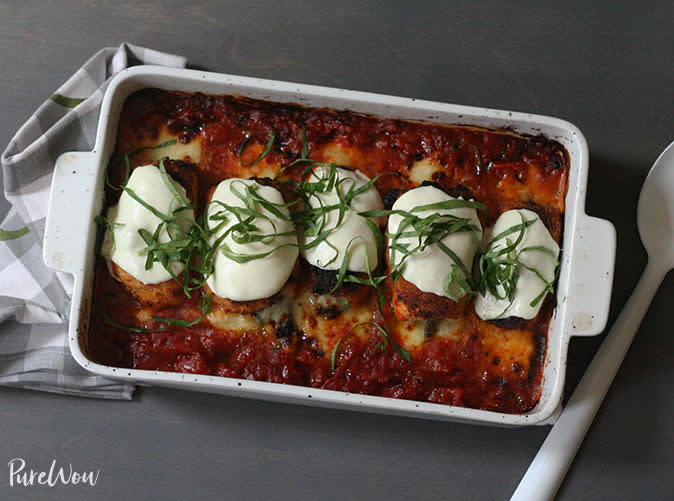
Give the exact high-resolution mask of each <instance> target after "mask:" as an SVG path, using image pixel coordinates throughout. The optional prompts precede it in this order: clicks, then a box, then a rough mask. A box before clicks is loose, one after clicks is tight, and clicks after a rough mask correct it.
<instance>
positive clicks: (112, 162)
mask: <svg viewBox="0 0 674 501" xmlns="http://www.w3.org/2000/svg"><path fill="white" fill-rule="evenodd" d="M177 142H178V140H177V139H169V140H168V141H164V142H162V143H159V144H155V145H153V146H143V147H141V148H137V149H135V150H132V151H130V152H128V153H124V154H122V155H119V156H117V157H114V158H111V159H110V163H109V164H108V168H107V169H106V171H105V185H106V186H107V187H108V188H110V189H111V190H121V189H122V187H123V186H125V185H126V183H128V182H129V174H130V170H131V162H130V160H129V159H130V158H131V157H134V156H136V155H138V153H141V152H143V151H146V150H158V149H160V148H166V147H167V146H173V145H174V144H176V143H177ZM122 160H124V163H125V164H126V176H125V178H124V182H123V183H122V185H120V186H115V185H113V184H112V183H111V182H110V178H109V176H108V174H109V172H110V168H111V167H112V166H114V165H116V164H117V163H119V162H121V161H122Z"/></svg>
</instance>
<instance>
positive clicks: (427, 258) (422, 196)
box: [388, 186, 482, 297]
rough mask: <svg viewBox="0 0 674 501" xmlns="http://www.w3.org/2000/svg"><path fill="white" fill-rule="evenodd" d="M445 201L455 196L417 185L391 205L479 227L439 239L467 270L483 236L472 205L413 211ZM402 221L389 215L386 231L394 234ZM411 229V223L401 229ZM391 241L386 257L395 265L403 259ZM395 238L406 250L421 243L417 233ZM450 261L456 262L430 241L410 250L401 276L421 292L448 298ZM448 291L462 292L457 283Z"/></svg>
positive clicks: (399, 208)
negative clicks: (445, 285) (422, 247)
mask: <svg viewBox="0 0 674 501" xmlns="http://www.w3.org/2000/svg"><path fill="white" fill-rule="evenodd" d="M448 200H456V199H455V198H454V197H451V196H449V195H447V194H446V193H445V192H444V191H442V190H440V189H438V188H435V187H434V186H420V187H418V188H414V189H412V190H409V191H408V192H406V193H404V194H402V195H401V196H400V198H398V200H396V202H395V203H394V204H393V210H400V211H405V212H408V213H411V214H413V215H415V216H418V217H420V218H425V217H428V216H430V215H432V214H441V215H452V216H456V217H460V218H464V219H468V220H470V223H471V224H472V225H473V226H475V227H476V228H478V231H459V232H455V233H451V234H449V235H447V236H446V237H444V238H443V239H442V240H441V242H442V243H443V244H445V245H446V246H447V247H448V248H449V249H450V250H451V251H453V252H454V253H455V254H456V255H457V257H458V258H459V259H460V260H461V262H462V263H463V265H464V266H465V267H466V269H467V270H468V272H469V273H470V271H471V269H472V267H473V258H474V257H475V252H476V251H477V247H478V243H479V241H480V240H481V239H482V225H481V224H480V220H479V219H478V217H477V211H476V210H475V209H474V208H471V207H461V208H457V209H440V210H420V211H414V209H415V208H417V207H419V206H422V205H428V204H434V203H438V202H445V201H448ZM459 200H461V199H459ZM403 220H404V218H403V216H402V215H399V214H392V215H391V216H389V220H388V233H389V234H397V233H398V231H399V230H398V228H399V226H400V223H401V222H402V221H403ZM412 230H413V229H412V227H411V226H406V227H403V228H401V229H400V232H402V233H406V232H409V231H412ZM393 241H394V239H393V238H389V257H390V259H391V263H392V264H393V266H397V265H398V264H399V263H400V262H401V261H402V260H403V258H404V255H403V253H401V252H400V251H393V250H392V249H391V248H390V245H391V243H392V242H393ZM395 241H396V242H397V243H398V244H401V245H407V248H408V249H409V250H412V249H414V248H416V247H417V246H419V245H420V244H422V243H423V242H420V238H419V237H416V236H404V237H398V238H396V239H395ZM453 264H455V262H454V259H452V257H450V256H448V255H447V254H446V253H445V252H443V251H442V249H440V247H438V245H437V244H432V245H429V246H428V247H426V248H425V249H423V250H419V251H416V252H413V253H412V254H410V255H409V256H408V257H407V258H405V259H404V263H403V268H402V276H403V278H404V279H405V280H407V281H408V282H411V283H413V284H414V285H416V286H417V288H419V290H421V291H423V292H430V293H433V294H436V295H438V296H444V297H451V296H450V295H449V294H448V293H447V291H446V290H445V288H444V283H445V279H446V278H447V275H448V274H449V272H450V270H451V267H452V265H453ZM450 291H451V292H452V294H453V295H454V296H455V297H456V296H459V295H460V293H461V289H460V287H459V286H458V284H456V283H452V284H451V285H450Z"/></svg>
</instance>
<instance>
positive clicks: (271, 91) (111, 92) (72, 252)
mask: <svg viewBox="0 0 674 501" xmlns="http://www.w3.org/2000/svg"><path fill="white" fill-rule="evenodd" d="M148 87H158V88H162V89H167V90H180V91H186V92H203V93H206V94H238V95H243V96H248V97H251V98H256V99H266V100H270V101H276V102H291V103H299V104H302V105H305V106H314V107H328V108H336V109H348V110H352V111H355V112H360V113H369V114H373V115H377V116H380V117H390V118H401V119H406V120H417V121H425V122H430V123H444V124H470V125H476V126H481V127H489V128H499V129H502V128H508V129H511V130H513V131H514V132H517V133H522V134H533V135H538V134H543V135H544V136H546V137H548V138H550V139H554V140H557V141H559V142H560V143H561V144H562V145H564V147H565V148H566V149H567V151H568V153H569V158H570V165H571V167H570V172H569V189H568V192H567V197H566V213H565V217H564V241H563V244H564V247H563V250H562V258H561V271H560V278H559V286H558V288H557V301H558V306H557V308H556V310H555V313H554V315H553V319H552V322H551V325H550V331H549V333H548V348H547V354H546V359H545V366H544V370H543V383H542V390H541V398H540V400H539V403H538V405H537V406H536V407H535V408H534V409H533V410H532V411H530V412H529V413H526V414H502V413H498V412H490V411H484V410H479V409H468V408H464V407H455V406H450V405H440V404H433V403H428V402H414V401H409V400H398V399H393V398H385V397H376V396H370V395H360V394H349V393H344V392H338V391H331V390H323V389H315V388H306V387H301V386H293V385H285V384H277V383H265V382H259V381H249V380H241V379H233V378H223V377H215V376H205V375H193V374H180V373H172V372H159V371H145V370H136V369H123V368H118V367H110V366H106V365H101V364H98V363H95V362H93V361H92V360H90V359H89V358H88V357H87V342H88V340H87V332H88V324H89V308H90V305H91V295H92V283H93V275H94V274H93V268H94V261H95V249H94V243H95V235H96V228H95V224H94V222H93V217H94V216H95V215H96V214H98V213H100V211H101V208H102V204H103V184H104V179H103V178H104V176H103V174H104V171H105V166H106V165H107V162H108V159H109V157H110V155H111V154H112V152H113V151H114V146H115V140H116V133H117V125H118V120H119V116H120V113H121V109H122V105H123V103H124V101H125V99H126V98H127V97H128V96H129V95H130V94H131V93H133V92H135V91H137V90H140V89H143V88H148ZM587 169H588V148H587V143H586V141H585V138H584V137H583V134H582V133H581V132H580V131H579V130H578V128H576V127H575V126H574V125H572V124H570V123H568V122H565V121H563V120H559V119H556V118H549V117H543V116H538V115H530V114H525V113H516V112H509V111H499V110H491V109H484V108H474V107H468V106H458V105H452V104H443V103H435V102H429V101H420V100H416V99H408V98H402V97H392V96H384V95H380V94H370V93H365V92H356V91H349V90H344V89H333V88H328V87H317V86H312V85H302V84H294V83H288V82H278V81H272V80H262V79H257V78H248V77H239V76H233V75H224V74H216V73H207V72H202V71H193V70H182V69H172V68H164V67H152V66H139V67H134V68H130V69H127V70H124V71H122V72H121V73H120V74H119V75H117V76H116V77H115V78H114V80H113V81H112V82H111V84H110V86H109V88H108V90H107V92H106V94H105V97H104V99H103V103H102V108H101V116H100V121H99V125H98V132H97V136H96V146H95V148H94V150H93V151H92V152H73V153H65V154H64V155H62V156H61V157H60V158H59V159H58V161H57V165H56V169H55V172H54V181H53V184H52V192H51V201H50V206H49V212H48V216H47V226H46V231H45V244H44V258H45V262H46V263H47V264H48V265H49V266H51V267H53V268H55V269H57V270H60V271H63V272H66V273H70V274H72V275H73V277H74V295H73V302H72V306H71V311H70V325H69V340H70V348H71V351H72V354H73V356H74V357H75V359H76V360H77V362H78V363H79V364H80V365H82V367H84V368H85V369H87V370H88V371H91V372H93V373H96V374H100V375H103V376H107V377H110V378H115V379H121V380H128V381H133V382H137V383H141V384H149V385H159V386H168V387H176V388H181V389H190V390H196V391H204V392H212V393H221V394H226V395H234V396H241V397H248V398H259V399H264V400H271V401H278V402H285V403H290V402H292V403H302V404H307V405H317V406H324V407H332V408H341V409H351V410H360V411H365V412H376V413H385V414H395V415H403V416H412V417H423V418H429V419H438V420H448V421H463V422H471V423H481V424H491V425H504V426H517V425H520V426H521V425H531V424H542V423H549V422H552V421H554V419H555V418H556V415H557V414H558V412H559V409H560V405H559V404H560V402H561V397H562V390H563V386H564V376H565V372H566V356H567V350H568V345H569V339H570V337H571V336H574V335H581V336H586V335H594V334H597V333H599V332H601V331H602V330H603V329H604V327H605V325H606V319H607V316H608V308H609V303H610V295H611V286H612V283H613V265H614V261H615V230H614V228H613V225H612V224H611V223H610V222H608V221H605V220H601V219H597V218H594V217H591V216H587V215H586V214H585V191H586V184H587Z"/></svg>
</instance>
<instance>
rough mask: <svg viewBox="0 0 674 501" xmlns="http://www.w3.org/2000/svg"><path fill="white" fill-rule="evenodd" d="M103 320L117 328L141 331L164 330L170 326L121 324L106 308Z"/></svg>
mask: <svg viewBox="0 0 674 501" xmlns="http://www.w3.org/2000/svg"><path fill="white" fill-rule="evenodd" d="M103 321H104V322H105V323H106V324H108V325H110V326H112V327H116V328H117V329H124V330H126V331H129V332H139V333H149V332H163V331H165V330H167V329H168V328H169V326H164V327H159V328H158V329H146V328H144V327H133V326H131V325H124V324H120V323H119V322H117V321H116V320H113V319H112V318H110V315H108V312H107V311H105V310H103Z"/></svg>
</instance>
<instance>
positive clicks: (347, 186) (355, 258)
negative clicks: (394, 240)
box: [302, 166, 384, 272]
mask: <svg viewBox="0 0 674 501" xmlns="http://www.w3.org/2000/svg"><path fill="white" fill-rule="evenodd" d="M330 173H331V170H330V168H327V167H322V166H321V167H318V168H316V170H314V172H313V173H312V174H311V176H310V177H309V178H308V180H307V181H308V182H309V183H317V182H321V181H324V180H327V179H328V177H329V176H330ZM334 181H335V182H334V183H328V182H326V183H325V184H326V186H327V188H329V189H326V190H325V191H321V190H317V191H315V192H314V193H311V194H310V196H309V199H308V202H309V205H310V207H311V208H312V209H317V210H318V211H320V213H321V214H322V215H321V217H320V224H321V226H322V230H321V231H322V232H329V233H328V234H327V237H326V238H325V239H324V240H322V241H320V242H319V243H318V244H316V245H313V246H312V245H311V243H312V242H314V241H315V240H317V239H319V238H318V236H316V235H313V236H303V242H302V243H303V245H302V255H303V256H304V258H305V259H306V260H307V261H308V262H309V263H310V264H312V265H314V266H316V267H318V268H321V269H324V270H338V269H339V268H340V267H341V265H342V262H343V261H344V259H345V257H346V259H347V266H346V269H347V270H348V271H353V272H366V271H368V268H369V271H372V270H374V269H375V268H376V267H377V264H378V262H379V258H378V256H377V239H376V237H375V235H374V234H373V233H372V230H371V229H370V227H369V226H368V223H367V218H365V217H363V216H361V215H359V212H366V211H372V210H381V209H383V208H384V206H383V204H382V201H381V197H380V196H379V192H378V191H377V189H376V188H375V187H374V186H373V185H371V186H369V187H367V189H365V190H364V191H362V192H361V193H358V194H357V195H356V196H355V197H353V199H352V200H351V201H350V204H349V205H348V207H346V208H345V209H343V210H341V211H340V209H338V208H337V207H336V206H339V205H340V204H342V201H343V200H344V199H345V197H347V198H348V193H349V190H358V189H359V188H362V187H363V186H364V185H366V184H367V183H369V182H370V179H369V178H368V177H367V176H365V175H364V174H362V173H360V172H358V171H350V170H347V169H342V168H338V169H336V170H335V180H334ZM340 216H341V221H340ZM372 220H373V221H374V222H375V224H378V223H379V218H372ZM319 240H320V239H319Z"/></svg>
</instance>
